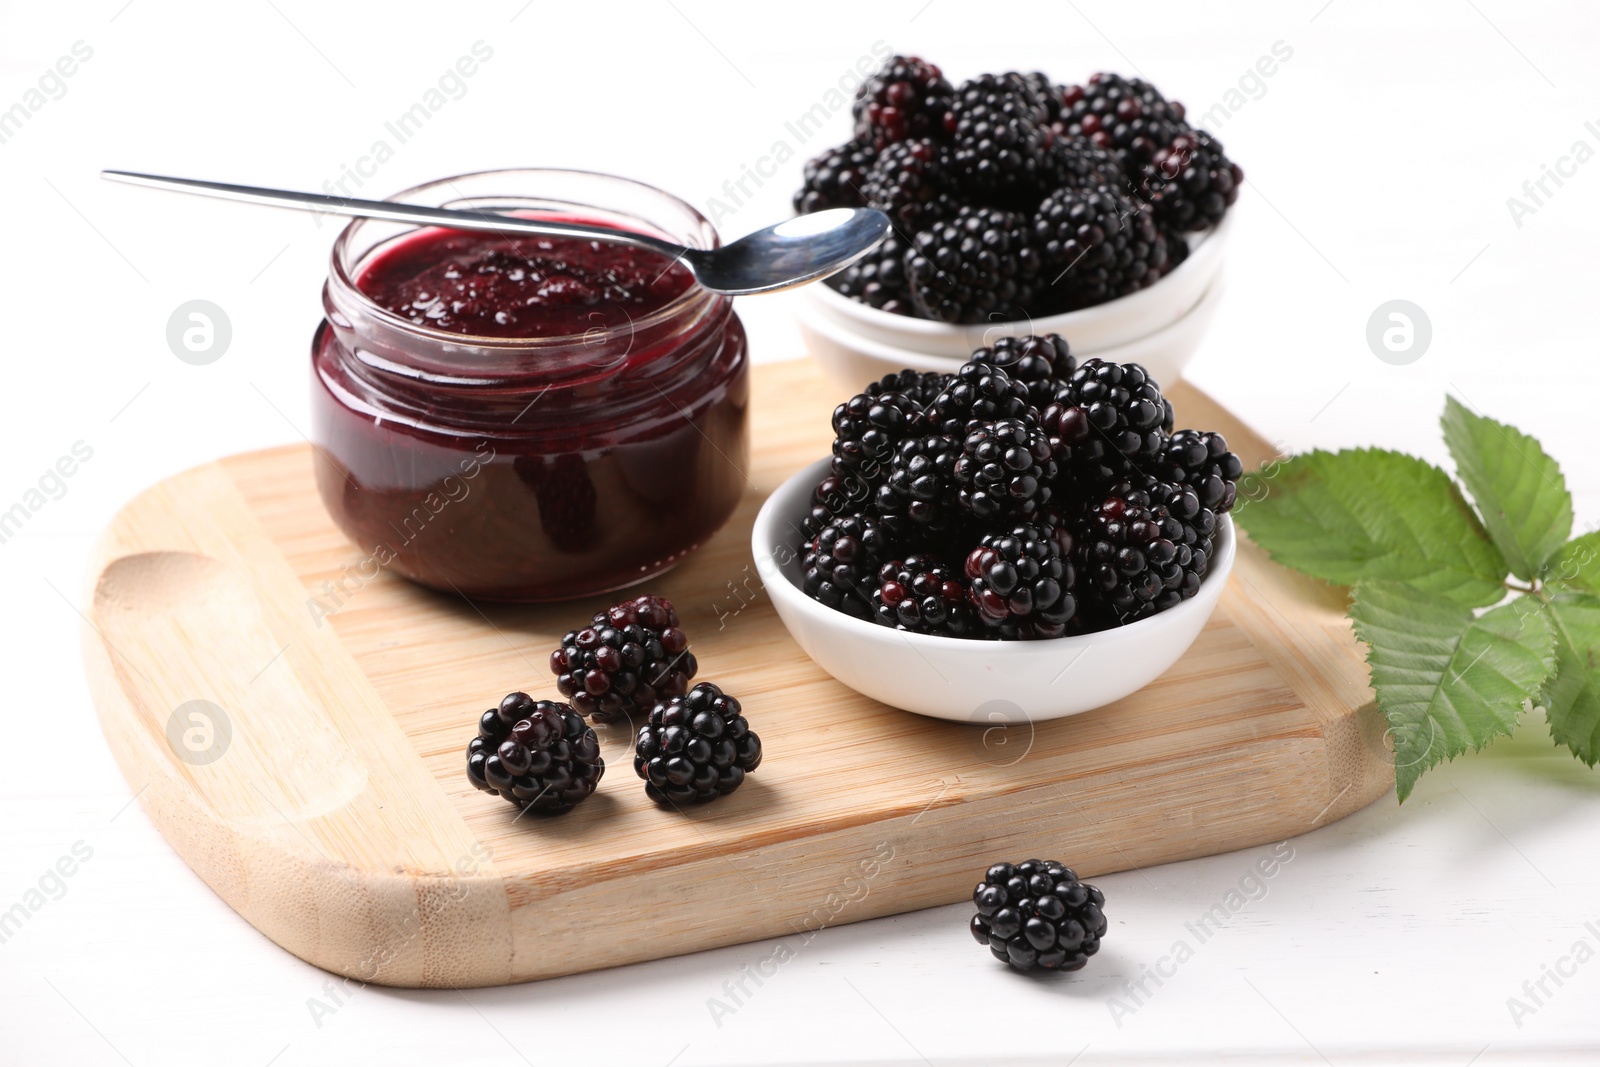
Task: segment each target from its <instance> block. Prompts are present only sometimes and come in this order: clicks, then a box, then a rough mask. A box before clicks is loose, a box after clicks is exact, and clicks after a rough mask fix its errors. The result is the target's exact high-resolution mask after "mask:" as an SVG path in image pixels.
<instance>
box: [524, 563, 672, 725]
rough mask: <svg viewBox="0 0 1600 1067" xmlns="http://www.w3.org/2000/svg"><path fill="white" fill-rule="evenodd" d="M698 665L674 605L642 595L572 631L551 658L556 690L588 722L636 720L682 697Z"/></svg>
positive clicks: (614, 606) (563, 639) (597, 615)
mask: <svg viewBox="0 0 1600 1067" xmlns="http://www.w3.org/2000/svg"><path fill="white" fill-rule="evenodd" d="M697 670H699V665H698V663H697V662H696V661H695V657H694V653H693V652H690V651H689V639H688V637H687V636H686V635H685V634H684V632H683V629H682V627H681V626H680V625H679V623H678V612H677V610H676V609H675V608H673V606H672V603H671V601H669V600H666V599H664V598H662V597H657V596H648V595H647V596H640V597H635V598H634V599H632V600H625V601H623V602H622V603H620V604H615V605H613V606H612V607H610V608H607V609H606V610H605V611H602V612H600V613H598V614H596V615H595V616H594V618H593V620H591V622H590V624H589V625H588V626H585V627H583V628H582V629H578V630H570V631H568V632H567V634H566V636H564V637H563V638H562V639H561V647H560V648H558V649H556V650H555V651H554V652H552V653H550V673H551V674H554V675H555V676H556V688H557V689H558V690H560V691H561V694H562V695H563V696H565V697H566V698H567V699H569V700H570V701H572V706H573V707H574V708H575V709H576V710H577V712H578V713H579V714H580V715H582V716H584V717H585V718H587V719H589V720H591V721H593V722H598V723H610V722H617V721H620V720H624V719H627V720H632V719H633V717H634V715H635V713H636V712H644V711H648V710H649V709H650V707H651V705H653V704H654V703H655V702H656V701H657V700H659V699H662V698H664V697H669V696H676V695H677V694H679V693H682V692H684V691H685V690H686V689H687V688H688V685H689V679H691V678H693V677H694V676H695V672H696V671H697Z"/></svg>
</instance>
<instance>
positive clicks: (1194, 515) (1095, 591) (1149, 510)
mask: <svg viewBox="0 0 1600 1067" xmlns="http://www.w3.org/2000/svg"><path fill="white" fill-rule="evenodd" d="M1216 528H1217V517H1216V514H1215V513H1214V512H1212V511H1211V510H1210V509H1208V508H1204V507H1201V506H1200V498H1199V496H1198V495H1197V494H1196V493H1195V491H1194V489H1193V488H1192V487H1190V486H1187V485H1174V484H1172V483H1169V482H1162V481H1160V480H1159V479H1156V478H1153V477H1143V478H1136V479H1134V480H1130V481H1123V482H1119V483H1117V484H1116V485H1114V486H1112V487H1111V489H1110V490H1109V491H1108V492H1107V493H1106V495H1105V496H1104V497H1103V498H1102V499H1101V500H1100V501H1099V503H1098V504H1096V505H1094V506H1093V507H1091V508H1090V509H1089V511H1088V513H1087V515H1086V516H1085V518H1084V522H1083V525H1082V527H1081V529H1080V531H1079V538H1078V547H1077V554H1078V563H1079V572H1080V575H1081V578H1080V585H1081V589H1082V595H1083V599H1084V601H1085V607H1086V608H1087V610H1088V613H1089V614H1090V615H1091V616H1092V617H1093V620H1094V622H1095V624H1096V625H1098V626H1123V625H1126V624H1127V623H1130V622H1136V621H1138V620H1139V619H1144V618H1148V617H1149V616H1151V615H1154V614H1156V613H1157V612H1161V611H1165V610H1167V609H1168V608H1170V607H1173V606H1174V605H1176V604H1178V603H1180V602H1182V601H1184V600H1187V599H1189V598H1190V597H1192V596H1194V595H1195V593H1196V592H1198V591H1199V589H1200V582H1201V580H1202V579H1204V578H1205V576H1206V572H1207V570H1208V569H1209V567H1210V561H1211V554H1212V549H1213V538H1214V537H1215V535H1216Z"/></svg>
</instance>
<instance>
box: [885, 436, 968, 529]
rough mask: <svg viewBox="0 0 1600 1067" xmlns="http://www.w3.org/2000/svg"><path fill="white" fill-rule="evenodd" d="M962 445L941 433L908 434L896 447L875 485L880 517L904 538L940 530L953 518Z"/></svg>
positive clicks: (948, 525) (948, 526)
mask: <svg viewBox="0 0 1600 1067" xmlns="http://www.w3.org/2000/svg"><path fill="white" fill-rule="evenodd" d="M960 457H961V446H960V445H959V444H958V443H957V442H956V441H955V440H954V439H952V438H950V437H946V436H944V435H942V434H922V435H919V436H916V437H909V438H907V439H906V440H904V441H901V442H900V444H899V445H898V446H897V447H896V448H895V452H894V456H893V458H891V459H890V460H889V475H888V477H887V478H886V479H885V480H884V483H883V485H881V486H880V487H879V488H878V492H877V496H876V503H877V511H878V514H879V516H881V517H882V519H883V521H884V523H885V524H887V525H888V526H889V528H890V530H891V531H892V532H893V533H894V534H895V535H896V537H897V539H900V540H904V539H907V538H909V537H912V536H913V535H914V534H915V533H916V532H917V531H928V532H933V533H940V532H943V531H945V530H948V529H949V528H950V527H951V526H952V525H953V523H954V520H955V518H956V473H955V471H956V463H957V461H958V460H959V459H960Z"/></svg>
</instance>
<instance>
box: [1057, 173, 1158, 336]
mask: <svg viewBox="0 0 1600 1067" xmlns="http://www.w3.org/2000/svg"><path fill="white" fill-rule="evenodd" d="M1033 240H1034V247H1035V248H1036V249H1037V250H1038V252H1039V259H1040V263H1041V270H1042V278H1041V284H1040V286H1039V289H1038V291H1039V295H1040V297H1041V299H1042V300H1044V301H1045V302H1047V303H1048V304H1049V306H1050V307H1052V308H1059V309H1060V310H1063V311H1071V310H1076V309H1078V308H1085V307H1092V306H1094V305H1096V304H1103V303H1105V302H1106V301H1108V300H1114V299H1116V298H1117V297H1119V296H1126V295H1127V294H1128V293H1132V292H1135V291H1137V290H1139V289H1143V288H1145V287H1146V286H1148V285H1152V284H1154V283H1155V282H1156V281H1157V280H1159V279H1160V278H1161V276H1162V274H1164V273H1165V267H1166V261H1167V245H1166V242H1165V241H1164V240H1163V239H1162V236H1161V234H1160V232H1159V231H1158V230H1157V229H1156V224H1155V219H1154V216H1152V215H1151V213H1150V209H1149V208H1147V207H1145V206H1144V205H1142V204H1139V203H1136V202H1135V201H1133V200H1130V199H1128V198H1127V197H1125V196H1122V195H1121V194H1119V193H1117V192H1115V191H1113V190H1111V189H1107V188H1100V189H1091V190H1079V189H1061V190H1058V191H1057V192H1054V193H1051V194H1050V195H1049V196H1047V197H1045V198H1044V200H1043V202H1041V203H1040V205H1039V210H1038V211H1037V212H1035V213H1034V217H1033Z"/></svg>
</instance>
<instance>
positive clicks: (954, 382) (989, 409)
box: [922, 360, 1036, 438]
mask: <svg viewBox="0 0 1600 1067" xmlns="http://www.w3.org/2000/svg"><path fill="white" fill-rule="evenodd" d="M1031 397H1032V394H1031V392H1030V391H1029V389H1028V385H1027V383H1026V382H1020V381H1018V380H1016V379H1015V378H1013V377H1011V375H1010V374H1008V373H1007V372H1005V371H1004V370H1001V369H1000V367H998V366H996V365H994V364H993V363H989V362H981V361H977V360H969V361H967V362H966V363H964V364H962V365H961V368H960V369H959V370H957V371H956V373H955V376H954V377H952V378H951V379H950V381H949V383H948V384H946V385H945V387H944V389H943V390H941V391H940V393H939V395H938V396H936V397H934V398H933V400H932V401H930V402H929V404H928V405H927V407H925V408H924V409H923V413H922V421H923V425H924V426H925V427H927V428H928V429H929V430H934V431H937V432H939V433H942V434H945V435H946V436H948V437H960V438H965V437H966V434H967V427H968V426H969V425H970V424H972V423H974V422H994V421H996V420H998V419H1027V418H1033V417H1034V416H1035V415H1036V412H1035V410H1034V408H1033V405H1032V403H1031Z"/></svg>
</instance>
